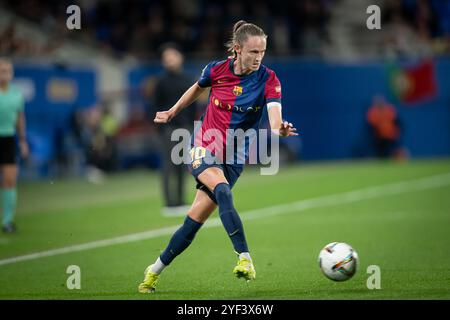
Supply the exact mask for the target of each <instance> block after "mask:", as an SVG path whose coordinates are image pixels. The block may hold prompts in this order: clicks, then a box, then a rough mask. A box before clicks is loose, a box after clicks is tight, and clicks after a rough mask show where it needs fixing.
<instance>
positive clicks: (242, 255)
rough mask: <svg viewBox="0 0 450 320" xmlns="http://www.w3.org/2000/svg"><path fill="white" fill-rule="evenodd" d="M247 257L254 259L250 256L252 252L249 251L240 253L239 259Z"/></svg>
mask: <svg viewBox="0 0 450 320" xmlns="http://www.w3.org/2000/svg"><path fill="white" fill-rule="evenodd" d="M242 258H245V259H247V260H250V262H251V261H252V258H251V257H250V253H248V252H242V253H240V254H239V259H242Z"/></svg>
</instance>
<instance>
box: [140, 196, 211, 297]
mask: <svg viewBox="0 0 450 320" xmlns="http://www.w3.org/2000/svg"><path fill="white" fill-rule="evenodd" d="M215 208H216V205H215V204H214V202H213V201H212V200H211V199H210V198H209V197H208V196H207V195H206V194H205V193H204V192H203V191H198V192H197V195H196V197H195V200H194V203H193V204H192V207H191V209H190V210H189V212H188V215H187V216H186V218H185V220H184V223H183V225H182V226H181V227H180V228H179V229H178V230H177V231H176V232H175V233H174V234H173V236H172V238H171V239H170V241H169V244H168V245H167V247H166V249H165V250H164V251H163V253H162V254H161V255H160V256H159V257H158V259H157V260H156V261H155V263H154V264H152V265H150V266H148V267H147V269H146V270H145V277H144V281H143V282H142V283H141V284H140V285H139V292H141V293H151V292H154V291H155V289H156V283H157V282H158V280H159V277H160V274H161V272H162V271H163V270H164V268H165V267H167V266H168V265H169V264H170V263H171V262H172V261H173V259H175V257H177V256H178V255H179V254H181V253H182V252H183V251H184V250H185V249H186V248H187V247H188V246H189V245H190V244H191V243H192V241H193V240H194V237H195V235H196V233H197V231H198V230H199V229H200V228H201V226H202V225H203V223H204V222H205V221H206V220H207V219H208V217H209V216H210V214H211V213H212V212H213V211H214V209H215ZM194 219H195V220H194Z"/></svg>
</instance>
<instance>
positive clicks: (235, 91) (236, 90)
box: [233, 86, 242, 96]
mask: <svg viewBox="0 0 450 320" xmlns="http://www.w3.org/2000/svg"><path fill="white" fill-rule="evenodd" d="M233 94H234V95H235V96H240V95H241V94H242V87H240V86H234V89H233Z"/></svg>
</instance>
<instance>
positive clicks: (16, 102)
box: [0, 58, 28, 233]
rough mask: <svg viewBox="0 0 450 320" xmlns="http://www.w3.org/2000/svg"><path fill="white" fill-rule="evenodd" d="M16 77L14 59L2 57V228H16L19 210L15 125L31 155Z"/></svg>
mask: <svg viewBox="0 0 450 320" xmlns="http://www.w3.org/2000/svg"><path fill="white" fill-rule="evenodd" d="M12 77H13V66H12V63H11V62H10V61H9V60H7V59H3V58H0V172H1V175H2V178H3V179H2V191H3V192H2V193H3V199H2V200H3V225H2V231H3V232H5V233H13V232H15V231H16V226H15V224H14V213H15V210H16V202H17V192H16V182H17V173H18V170H17V164H16V140H15V135H16V129H17V131H18V136H19V147H20V152H21V154H22V156H23V157H24V158H25V157H27V156H28V144H27V141H26V138H25V116H24V111H23V106H24V101H23V97H22V94H21V93H20V92H19V90H17V88H15V87H13V86H11V85H10V84H9V83H10V82H11V80H12Z"/></svg>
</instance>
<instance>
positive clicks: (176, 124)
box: [152, 43, 197, 216]
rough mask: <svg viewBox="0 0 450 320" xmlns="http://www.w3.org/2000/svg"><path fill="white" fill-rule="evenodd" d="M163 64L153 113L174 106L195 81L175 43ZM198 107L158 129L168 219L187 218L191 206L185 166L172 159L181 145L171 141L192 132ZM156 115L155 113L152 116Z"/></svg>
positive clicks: (164, 49)
mask: <svg viewBox="0 0 450 320" xmlns="http://www.w3.org/2000/svg"><path fill="white" fill-rule="evenodd" d="M160 52H161V63H162V66H163V68H164V70H165V72H164V74H162V75H161V76H160V77H159V78H158V80H157V82H156V86H155V91H154V92H155V95H154V101H153V107H154V110H156V111H160V110H163V109H164V110H165V108H167V107H168V106H172V105H174V104H175V103H176V102H177V100H178V99H179V97H180V96H182V95H183V93H184V92H185V91H186V90H187V89H189V87H190V86H191V85H192V82H193V79H192V78H191V77H190V76H188V75H187V74H186V73H184V71H183V62H184V56H183V53H182V52H181V49H180V48H179V47H178V46H177V45H176V44H175V43H166V44H164V45H162V47H161V50H160ZM196 109H197V108H196V106H195V107H194V108H189V109H185V110H183V111H182V112H181V113H180V114H178V115H177V116H176V117H175V118H174V119H173V120H172V121H171V122H170V123H168V124H167V125H165V126H157V130H158V133H159V136H160V139H159V140H160V157H161V165H162V170H161V178H162V186H163V195H164V201H165V207H164V209H163V211H162V214H163V215H165V216H181V215H183V216H184V215H185V214H186V212H187V210H188V209H189V206H187V205H186V203H185V200H184V177H185V174H186V170H187V169H186V166H184V165H183V164H179V165H175V164H174V163H173V162H172V160H171V157H170V154H171V151H172V148H173V147H174V146H175V145H176V144H177V143H178V141H171V140H170V137H171V134H172V131H173V130H175V129H178V128H185V129H188V130H189V131H191V132H192V130H193V126H194V121H195V120H196V111H195V110H196ZM152 114H154V113H152Z"/></svg>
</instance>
